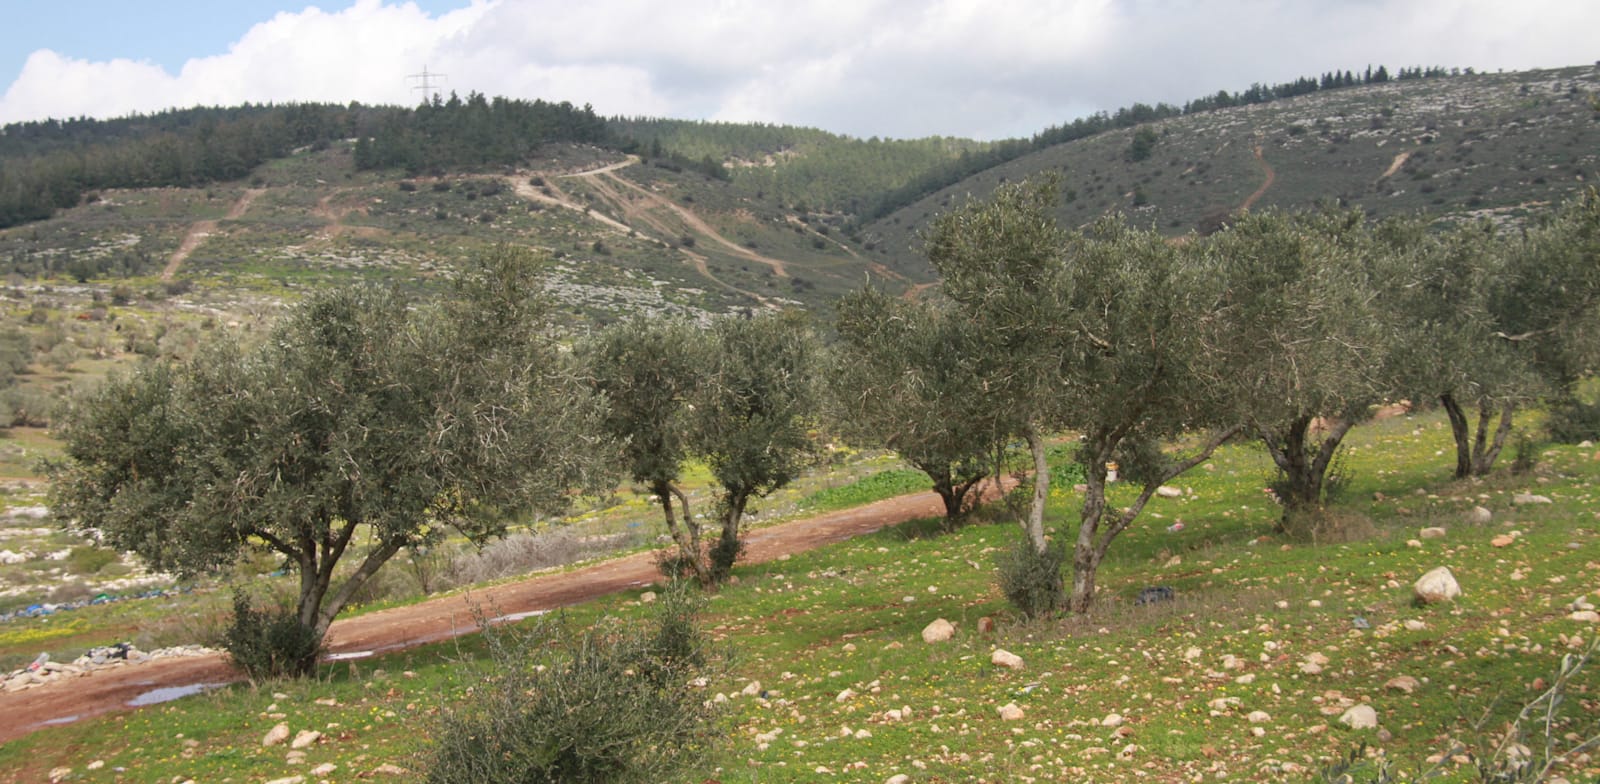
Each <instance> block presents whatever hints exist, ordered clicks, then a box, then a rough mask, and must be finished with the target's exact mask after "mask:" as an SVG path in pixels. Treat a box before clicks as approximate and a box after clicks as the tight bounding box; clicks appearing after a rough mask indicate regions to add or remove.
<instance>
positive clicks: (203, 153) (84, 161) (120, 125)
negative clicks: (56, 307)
mask: <svg viewBox="0 0 1600 784" xmlns="http://www.w3.org/2000/svg"><path fill="white" fill-rule="evenodd" d="M365 111H366V110H365V109H363V108H361V107H359V106H358V105H352V106H351V107H349V108H346V107H340V106H333V105H328V104H292V105H285V106H243V107H238V108H231V109H227V108H202V109H186V110H181V111H170V112H163V113H161V114H157V115H149V116H134V117H125V118H121V119H116V120H88V119H77V120H65V121H55V120H46V121H42V122H31V123H18V124H13V125H8V126H5V127H4V128H3V129H0V228H3V227H6V226H14V225H17V224H20V223H26V222H29V221H35V220H44V219H46V218H49V217H50V216H51V215H53V214H54V213H55V211H56V210H57V209H60V208H64V207H70V206H72V205H75V204H77V203H78V202H79V201H80V200H81V199H82V198H83V197H84V196H85V195H86V194H88V193H90V192H92V191H95V190H99V189H102V188H151V187H165V186H177V187H188V186H194V185H202V184H205V183H208V182H217V181H224V180H234V179H239V178H241V177H244V176H245V175H247V174H249V173H250V171H251V170H252V169H254V168H255V167H257V166H259V165H261V164H262V163H265V162H266V161H269V160H272V159H274V158H281V157H283V156H286V155H288V154H289V153H290V152H291V151H292V150H294V149H296V148H298V147H302V146H305V145H312V144H319V143H327V142H328V141H330V140H333V139H338V138H343V137H345V136H348V135H350V134H351V133H352V132H353V131H354V129H355V128H356V127H358V126H359V124H360V118H361V116H362V115H363V114H364V113H365Z"/></svg>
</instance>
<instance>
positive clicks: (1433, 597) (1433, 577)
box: [1412, 566, 1461, 604]
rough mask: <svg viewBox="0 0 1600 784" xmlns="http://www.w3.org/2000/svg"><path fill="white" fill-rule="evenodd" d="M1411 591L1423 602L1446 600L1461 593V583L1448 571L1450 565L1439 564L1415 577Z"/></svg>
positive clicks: (1430, 602)
mask: <svg viewBox="0 0 1600 784" xmlns="http://www.w3.org/2000/svg"><path fill="white" fill-rule="evenodd" d="M1412 593H1414V594H1415V595H1416V597H1417V601H1419V602H1422V603H1423V604H1435V603H1437V602H1447V601H1450V600H1452V599H1454V598H1456V597H1457V596H1460V595H1461V584H1460V583H1457V582H1456V576H1455V575H1454V574H1451V573H1450V567H1448V566H1441V567H1439V568H1437V569H1434V570H1433V571H1430V572H1428V573H1427V574H1424V575H1422V576H1421V577H1419V578H1417V582H1416V585H1414V586H1412Z"/></svg>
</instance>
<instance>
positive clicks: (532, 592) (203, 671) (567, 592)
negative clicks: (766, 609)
mask: <svg viewBox="0 0 1600 784" xmlns="http://www.w3.org/2000/svg"><path fill="white" fill-rule="evenodd" d="M1007 484H1011V483H1010V482H1008V483H1007ZM984 489H985V491H986V495H989V496H992V495H993V494H994V493H995V487H994V485H993V484H988V483H986V484H985V486H984ZM943 513H944V507H943V505H942V504H941V503H940V501H939V497H938V496H937V495H935V494H934V493H932V492H926V493H916V494H913V495H905V496H899V497H897V498H890V499H887V500H884V501H879V502H877V503H874V504H868V505H866V506H862V507H857V508H855V509H847V510H843V511H839V512H832V513H829V514H825V515H820V516H817V517H813V518H809V519H804V520H794V521H791V522H787V523H780V524H778V525H774V526H770V527H767V528H759V529H756V530H753V531H751V532H750V533H749V534H748V535H747V537H746V540H745V541H746V547H745V556H744V560H743V561H741V563H744V564H755V563H763V562H766V561H771V560H774V559H777V558H778V557H779V556H782V555H785V554H790V553H798V552H804V551H806V550H810V549H813V548H817V547H821V546H823V545H827V544H832V543H834V542H839V541H843V540H845V539H849V538H851V537H855V536H860V535H862V534H868V533H872V532H873V531H877V530H878V529H880V528H885V527H888V526H891V525H896V524H899V523H903V522H905V521H907V520H914V519H916V518H919V517H934V516H938V515H941V514H943ZM658 579H660V573H659V572H658V571H656V566H655V554H654V553H638V554H635V555H630V556H626V557H623V558H616V559H612V560H608V561H602V562H599V563H595V564H591V565H589V566H585V567H582V568H579V569H575V570H572V571H567V572H560V573H553V574H542V575H538V576H534V577H530V578H528V579H525V580H521V581H518V582H515V583H508V584H505V585H500V586H496V587H494V588H489V589H485V590H481V591H476V592H474V593H473V594H472V595H471V596H470V597H467V596H464V595H461V594H452V595H449V596H442V597H439V598H437V599H431V600H428V601H426V602H422V603H420V604H414V605H411V606H408V607H396V608H394V609H391V610H383V611H380V612H374V613H369V614H367V615H361V616H357V617H354V618H346V619H344V620H340V621H337V622H335V623H334V624H333V628H332V630H330V631H329V632H328V640H327V643H328V651H329V652H330V654H332V655H333V656H335V657H337V658H363V657H364V655H370V654H372V653H383V652H388V651H394V650H400V649H404V648H409V647H413V646H417V645H421V644H424V643H428V642H435V641H438V640H444V639H449V638H451V637H455V636H459V635H462V634H467V633H471V632H475V631H477V626H476V624H475V622H474V619H473V610H474V608H475V607H482V608H484V610H485V611H489V610H490V609H492V611H493V612H494V613H498V614H500V615H515V614H519V613H534V612H537V611H539V610H551V609H555V608H558V607H565V606H568V605H572V604H577V603H579V602H583V601H587V600H589V599H593V598H596V597H599V596H605V595H607V594H612V593H618V592H621V591H626V590H628V589H630V588H633V587H637V586H643V585H647V584H650V583H652V582H655V581H656V580H658ZM237 680H240V678H239V676H238V674H237V673H235V672H234V671H233V670H232V668H230V667H229V666H228V664H227V662H226V661H225V660H224V659H223V658H222V657H221V656H204V657H196V658H189V659H162V660H160V661H155V662H151V663H149V664H141V665H133V666H128V667H123V668H119V669H113V670H102V671H100V672H97V673H95V674H92V675H88V676H84V677H80V678H73V679H70V680H65V681H59V682H56V683H53V684H50V685H47V686H40V687H37V688H33V689H28V690H26V691H20V692H13V693H9V694H0V743H5V742H7V741H10V740H14V739H16V738H20V737H22V736H24V735H27V734H29V733H31V732H33V731H34V730H36V729H40V728H42V727H46V726H50V725H53V724H63V723H68V722H72V721H78V720H81V719H86V718H90V717H93V716H99V715H102V714H106V713H112V712H118V711H126V710H136V708H135V707H133V706H130V705H129V702H130V701H132V700H134V699H135V698H138V697H140V696H141V695H148V694H150V693H151V692H154V691H156V690H159V689H175V688H181V687H184V686H194V685H196V684H223V683H232V682H234V681H237Z"/></svg>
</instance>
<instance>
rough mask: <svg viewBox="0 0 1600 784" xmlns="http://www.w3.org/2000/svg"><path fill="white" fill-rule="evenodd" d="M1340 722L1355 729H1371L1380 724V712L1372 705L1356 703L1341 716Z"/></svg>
mask: <svg viewBox="0 0 1600 784" xmlns="http://www.w3.org/2000/svg"><path fill="white" fill-rule="evenodd" d="M1339 723H1340V724H1344V725H1346V726H1348V727H1349V728H1350V729H1353V730H1369V729H1372V728H1373V727H1376V726H1378V712H1377V711H1376V710H1373V708H1372V706H1371V705H1356V706H1353V707H1351V708H1350V710H1347V711H1345V712H1344V713H1343V714H1342V715H1340V716H1339Z"/></svg>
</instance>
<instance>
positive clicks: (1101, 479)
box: [929, 179, 1237, 613]
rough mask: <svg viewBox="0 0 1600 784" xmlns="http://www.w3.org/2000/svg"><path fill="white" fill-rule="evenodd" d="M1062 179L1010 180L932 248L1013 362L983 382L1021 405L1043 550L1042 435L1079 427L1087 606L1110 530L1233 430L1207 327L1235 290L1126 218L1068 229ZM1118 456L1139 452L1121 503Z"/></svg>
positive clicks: (1078, 608) (1036, 535) (1078, 577)
mask: <svg viewBox="0 0 1600 784" xmlns="http://www.w3.org/2000/svg"><path fill="white" fill-rule="evenodd" d="M1058 187H1059V186H1058V185H1057V183H1056V182H1055V181H1054V180H1052V179H1044V180H1040V181H1036V182H1030V183H1023V184H1018V185H1009V186H1004V187H1002V188H1000V189H999V190H997V191H996V193H995V196H994V197H993V199H992V200H990V201H987V202H981V203H975V204H972V205H968V206H967V207H964V208H962V209H960V210H957V211H955V212H953V213H951V214H949V215H947V216H945V217H943V218H941V219H940V220H939V221H938V222H937V223H936V224H935V229H934V233H933V235H932V238H931V240H930V244H929V248H930V250H929V255H930V258H931V259H932V260H933V261H934V264H935V266H936V267H937V268H938V269H939V271H940V273H941V274H943V275H944V288H945V292H946V293H947V295H948V296H949V297H950V298H951V299H952V300H954V301H955V303H956V304H957V307H958V308H959V309H960V310H961V312H962V313H963V314H964V315H965V316H966V317H967V318H969V319H970V320H972V321H973V322H974V323H976V324H977V325H979V328H980V329H981V330H982V334H983V335H984V336H985V343H986V345H984V346H983V347H982V348H983V350H988V351H993V352H995V355H996V356H997V357H999V358H1000V360H1001V361H1002V362H1003V363H1004V372H1000V373H996V374H994V376H993V378H992V379H989V383H988V388H989V392H990V394H991V395H993V404H994V405H996V406H998V407H1001V408H1004V409H1006V410H1009V411H1012V412H1014V413H1015V414H1016V415H1017V416H1018V417H1019V418H1020V420H1021V423H1022V425H1021V428H1022V432H1023V434H1024V436H1025V438H1026V439H1027V441H1028V444H1029V450H1030V452H1031V453H1032V455H1033V459H1034V460H1033V461H1034V466H1035V479H1034V483H1035V488H1034V497H1033V503H1032V505H1031V507H1030V510H1029V517H1028V519H1027V521H1026V522H1025V524H1024V527H1025V530H1026V533H1027V537H1028V542H1029V544H1030V546H1031V547H1032V548H1033V549H1034V552H1035V553H1036V554H1038V555H1039V556H1042V557H1045V558H1048V553H1049V550H1048V545H1047V543H1046V541H1045V538H1044V528H1043V508H1044V500H1045V498H1046V496H1047V493H1048V484H1049V474H1048V471H1049V466H1048V463H1047V461H1046V460H1045V454H1044V445H1043V438H1042V436H1043V434H1044V433H1045V432H1048V431H1050V430H1060V429H1070V430H1074V431H1077V432H1078V433H1080V434H1081V436H1082V444H1081V446H1080V452H1079V457H1080V459H1081V460H1082V461H1083V463H1084V467H1085V475H1086V479H1085V486H1086V491H1085V494H1084V500H1083V505H1082V508H1081V509H1080V513H1079V523H1078V530H1077V535H1076V537H1075V544H1074V547H1073V556H1072V562H1073V585H1072V592H1071V596H1070V599H1069V602H1068V604H1069V607H1070V609H1071V610H1073V611H1074V612H1080V613H1081V612H1087V611H1088V610H1089V608H1090V607H1091V605H1092V603H1093V600H1094V590H1095V577H1096V574H1097V572H1098V570H1099V567H1100V564H1101V562H1102V561H1103V560H1104V558H1105V556H1106V553H1107V552H1108V551H1109V548H1110V546H1111V543H1112V542H1113V541H1114V540H1115V539H1116V538H1117V536H1119V535H1120V534H1121V533H1122V532H1124V531H1126V530H1127V529H1128V527H1129V526H1130V525H1132V524H1133V522H1134V521H1135V520H1136V519H1137V518H1138V515H1139V513H1140V512H1141V511H1142V510H1143V508H1144V506H1145V504H1146V503H1147V502H1148V501H1149V499H1150V498H1151V497H1152V496H1153V495H1154V494H1155V492H1156V490H1157V489H1158V488H1159V487H1160V486H1161V484H1163V483H1164V482H1167V481H1169V480H1171V479H1172V478H1174V477H1176V476H1178V475H1179V474H1181V473H1182V472H1183V471H1186V470H1188V469H1190V468H1192V467H1194V466H1196V465H1198V464H1200V463H1201V462H1203V461H1204V460H1206V459H1207V458H1208V457H1209V456H1210V455H1211V454H1212V452H1214V451H1215V450H1216V448H1217V447H1218V446H1219V445H1221V444H1222V443H1223V442H1224V441H1225V440H1226V439H1227V438H1228V437H1230V436H1231V435H1232V434H1233V433H1234V432H1236V429H1237V428H1236V426H1233V425H1232V422H1231V421H1230V414H1231V411H1230V410H1229V409H1228V407H1227V406H1226V405H1224V401H1225V400H1226V397H1225V396H1223V395H1222V389H1223V387H1222V385H1221V384H1220V382H1219V379H1218V372H1219V371H1218V368H1217V365H1216V363H1215V361H1214V360H1213V359H1212V357H1211V356H1210V354H1209V351H1210V347H1211V345H1212V344H1211V343H1210V342H1208V341H1207V340H1206V339H1205V338H1206V337H1207V336H1209V335H1211V334H1212V333H1213V332H1214V328H1213V327H1212V325H1211V321H1212V320H1213V319H1214V318H1215V314H1216V312H1217V310H1218V309H1219V308H1220V306H1221V303H1222V301H1223V297H1224V293H1225V291H1224V288H1223V286H1222V283H1221V278H1220V275H1219V273H1220V266H1219V264H1218V263H1216V261H1215V259H1214V257H1213V256H1211V255H1209V254H1208V253H1205V252H1203V250H1204V249H1203V248H1196V247H1191V246H1183V245H1173V244H1171V243H1168V242H1166V241H1165V240H1164V239H1163V238H1162V237H1160V236H1159V235H1157V234H1156V233H1154V232H1150V231H1140V230H1135V229H1132V228H1130V227H1128V226H1127V225H1126V224H1125V223H1123V222H1122V221H1120V220H1113V219H1108V220H1103V221H1100V222H1098V223H1096V224H1095V225H1093V226H1092V227H1090V228H1089V229H1088V230H1086V231H1081V232H1074V233H1070V234H1069V233H1066V232H1062V231H1061V230H1059V229H1058V228H1057V227H1056V225H1055V223H1054V220H1053V219H1052V218H1051V217H1050V214H1049V208H1050V206H1051V204H1052V203H1053V201H1054V198H1055V192H1056V190H1057V189H1058ZM1213 426H1217V429H1215V431H1214V432H1210V433H1209V434H1208V435H1206V436H1204V437H1202V438H1201V439H1199V442H1198V443H1197V444H1195V445H1194V446H1193V447H1192V449H1191V450H1190V451H1189V452H1186V453H1174V452H1168V451H1164V450H1163V445H1164V444H1165V443H1167V442H1169V441H1171V440H1172V439H1173V438H1174V437H1175V436H1178V435H1180V434H1182V433H1186V432H1188V431H1191V430H1211V429H1212V428H1213ZM1119 455H1128V456H1132V457H1135V458H1136V460H1134V461H1132V462H1133V463H1134V464H1133V465H1131V466H1130V468H1132V469H1134V470H1133V471H1132V475H1133V476H1135V477H1137V478H1138V480H1139V481H1140V483H1141V489H1140V492H1139V495H1138V497H1137V498H1136V499H1135V500H1134V501H1133V503H1132V504H1131V505H1129V506H1128V507H1126V508H1123V509H1119V510H1112V509H1111V508H1110V507H1109V505H1108V504H1107V501H1106V478H1107V468H1106V463H1107V462H1108V461H1111V460H1112V459H1113V458H1114V457H1116V456H1119ZM1004 577H1005V576H1004V575H1002V578H1003V580H1004ZM1007 593H1008V594H1010V593H1011V591H1010V590H1008V591H1007ZM1037 609H1041V608H1039V607H1034V608H1031V609H1028V608H1025V611H1028V612H1032V611H1036V610H1037Z"/></svg>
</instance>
